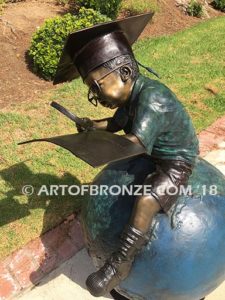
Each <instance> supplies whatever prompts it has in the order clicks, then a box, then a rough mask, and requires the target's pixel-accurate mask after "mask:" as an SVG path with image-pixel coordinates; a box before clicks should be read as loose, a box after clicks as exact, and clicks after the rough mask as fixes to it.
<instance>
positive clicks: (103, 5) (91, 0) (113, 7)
mask: <svg viewBox="0 0 225 300" xmlns="http://www.w3.org/2000/svg"><path fill="white" fill-rule="evenodd" d="M121 2H122V0H111V1H102V0H76V3H77V4H78V5H79V6H84V7H86V8H92V9H94V10H97V11H99V12H100V13H102V14H104V15H106V16H108V17H109V18H111V19H115V18H116V17H117V15H118V12H119V9H120V6H121Z"/></svg>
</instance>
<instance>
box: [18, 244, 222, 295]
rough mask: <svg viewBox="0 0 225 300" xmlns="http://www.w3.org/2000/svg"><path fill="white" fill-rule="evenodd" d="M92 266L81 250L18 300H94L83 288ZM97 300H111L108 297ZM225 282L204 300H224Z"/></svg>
mask: <svg viewBox="0 0 225 300" xmlns="http://www.w3.org/2000/svg"><path fill="white" fill-rule="evenodd" d="M94 270H95V269H94V266H93V265H92V261H91V259H90V257H89V256H88V255H87V251H86V250H85V249H83V250H82V251H80V252H79V253H78V254H76V255H75V256H74V257H72V258H71V259H70V260H68V261H66V262H65V263H64V264H62V265H61V266H60V267H59V268H58V269H56V270H55V271H53V272H52V273H51V274H49V275H48V276H47V277H46V278H45V279H44V280H43V281H42V282H41V283H40V285H39V286H37V287H35V288H34V289H33V290H31V291H27V292H26V293H25V294H23V295H22V296H20V297H17V298H16V299H18V300H31V299H32V300H65V299H66V300H76V299H82V300H94V299H96V298H95V297H92V296H91V295H90V294H89V292H88V291H87V290H86V288H85V280H86V278H87V276H88V275H89V274H90V273H91V272H93V271H94ZM98 299H99V300H109V299H113V298H112V297H111V296H110V295H106V296H105V297H100V298H98ZM224 299H225V282H224V284H222V285H221V286H220V287H219V288H218V289H217V290H215V291H214V292H213V293H212V294H211V295H209V296H208V297H207V298H206V299H205V300H224Z"/></svg>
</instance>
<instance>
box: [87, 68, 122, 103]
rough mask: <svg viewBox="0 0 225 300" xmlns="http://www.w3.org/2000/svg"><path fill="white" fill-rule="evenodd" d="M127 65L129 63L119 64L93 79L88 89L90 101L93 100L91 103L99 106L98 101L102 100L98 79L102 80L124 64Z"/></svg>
mask: <svg viewBox="0 0 225 300" xmlns="http://www.w3.org/2000/svg"><path fill="white" fill-rule="evenodd" d="M125 65H127V63H126V64H122V65H119V66H117V67H116V68H114V69H112V70H110V71H109V72H107V73H106V74H105V75H104V76H102V77H100V78H98V79H95V80H94V81H93V83H92V85H91V86H90V87H89V90H88V101H89V102H91V104H93V105H94V106H98V102H100V101H101V87H100V85H99V83H98V81H99V80H102V79H103V78H105V77H106V76H108V75H109V74H111V73H112V72H114V71H115V70H118V69H119V68H121V67H122V66H125Z"/></svg>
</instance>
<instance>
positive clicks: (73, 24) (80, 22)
mask: <svg viewBox="0 0 225 300" xmlns="http://www.w3.org/2000/svg"><path fill="white" fill-rule="evenodd" d="M109 20H110V19H109V18H108V17H106V16H104V15H102V14H100V13H99V12H96V11H94V10H93V9H86V8H81V9H80V10H79V14H78V15H72V14H66V15H64V16H63V17H56V18H52V19H48V20H47V21H46V22H45V23H44V24H43V26H42V27H41V28H40V29H38V31H37V32H36V33H35V34H34V35H33V38H32V42H31V47H30V49H29V55H30V57H31V58H32V61H33V68H34V71H35V72H36V73H38V74H39V75H41V76H42V77H43V78H45V79H47V80H52V79H53V78H54V76H55V73H56V68H57V65H58V63H59V59H60V56H61V54H62V49H63V46H64V43H65V40H66V38H67V36H68V35H69V34H70V33H71V32H74V31H76V30H80V29H83V28H86V27H90V26H93V25H95V24H98V23H102V22H106V21H109Z"/></svg>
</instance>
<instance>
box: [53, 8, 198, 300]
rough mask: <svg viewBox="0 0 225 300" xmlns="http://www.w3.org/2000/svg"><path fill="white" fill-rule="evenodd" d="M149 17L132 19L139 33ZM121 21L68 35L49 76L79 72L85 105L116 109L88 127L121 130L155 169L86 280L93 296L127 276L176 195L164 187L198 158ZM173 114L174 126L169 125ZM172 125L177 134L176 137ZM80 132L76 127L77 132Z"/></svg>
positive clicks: (182, 177) (179, 115) (187, 127)
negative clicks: (116, 240) (111, 247)
mask: <svg viewBox="0 0 225 300" xmlns="http://www.w3.org/2000/svg"><path fill="white" fill-rule="evenodd" d="M151 17H152V15H151V14H146V15H142V16H139V17H135V19H136V22H138V23H139V24H143V25H142V29H143V28H144V27H145V25H147V22H148V21H149V19H150V18H151ZM122 23H123V24H124V27H123V31H122V30H121V29H122V28H121V27H120V29H118V28H115V27H116V26H115V27H114V26H110V27H111V28H110V27H109V28H107V29H106V27H107V25H106V24H105V25H104V24H103V25H98V26H96V28H95V30H94V31H93V28H91V29H86V30H83V32H81V33H80V38H81V42H80V43H81V46H80V47H78V45H77V44H78V43H79V40H78V38H77V40H76V35H77V34H76V33H74V41H75V40H76V41H77V44H76V43H74V41H72V37H70V38H69V40H68V41H67V43H66V46H65V50H64V54H63V56H62V58H61V62H60V64H59V68H58V72H57V74H56V78H55V83H58V82H60V81H65V80H67V78H68V76H69V78H68V79H71V78H74V77H75V76H77V73H79V75H80V76H81V77H82V79H83V81H84V83H85V84H87V85H88V87H89V93H88V100H89V101H90V102H93V101H94V104H95V105H97V103H98V102H99V103H100V104H101V105H103V106H105V107H108V108H110V109H115V108H118V110H117V111H116V113H115V114H114V116H113V117H112V118H108V119H104V120H99V121H92V129H97V130H106V131H110V132H117V131H119V130H121V129H123V130H124V131H125V132H126V135H125V136H124V137H125V138H127V139H129V140H131V141H132V142H134V143H136V144H137V145H140V146H144V147H145V149H146V150H147V153H148V154H149V155H151V156H152V157H153V158H154V161H155V163H156V165H157V170H156V172H155V174H154V175H153V176H151V177H150V178H146V179H145V181H144V185H145V184H148V185H152V189H151V192H150V194H148V195H143V196H139V197H138V198H137V200H136V203H135V206H134V208H133V212H132V216H131V218H130V221H129V224H128V226H127V228H125V229H124V232H123V234H122V237H121V244H120V247H119V249H118V250H117V251H116V252H115V253H113V254H112V255H111V257H110V258H109V259H108V260H107V262H106V263H105V265H104V266H103V267H102V268H100V270H98V271H97V272H95V273H93V274H91V275H90V276H89V277H88V279H87V281H86V284H87V287H88V289H89V291H90V292H91V294H93V295H94V296H102V295H104V294H105V293H107V292H109V291H111V290H112V289H113V288H114V287H115V286H117V285H118V284H119V282H120V281H121V280H123V279H124V278H126V277H127V276H128V274H129V271H130V268H131V266H132V262H133V260H134V257H135V255H136V253H137V252H138V251H139V249H141V247H142V246H143V245H144V244H146V242H147V240H148V238H147V232H148V230H149V228H150V226H151V222H152V219H153V218H154V216H155V214H156V213H158V212H159V211H160V210H163V211H165V212H167V211H168V210H169V209H170V208H171V206H172V205H173V204H174V202H175V201H176V198H177V195H173V196H169V195H168V194H167V191H166V189H167V190H168V187H169V189H170V190H171V191H173V190H174V189H176V188H179V187H180V186H181V185H185V184H186V183H187V180H188V178H189V176H190V174H191V172H192V168H193V166H194V163H195V158H196V156H197V154H198V140H197V137H196V135H195V131H194V128H193V125H192V123H191V120H190V118H189V116H188V114H187V112H186V111H185V109H184V108H183V107H182V105H181V103H180V102H179V101H178V100H177V98H176V97H175V95H174V94H173V93H172V92H171V91H170V90H169V89H168V88H167V87H165V86H164V85H163V84H161V83H159V82H156V81H153V80H150V79H148V78H146V77H144V76H142V75H140V74H139V71H138V65H137V62H136V60H135V58H134V55H133V52H132V49H131V47H130V42H129V40H128V39H127V37H126V34H127V35H128V34H129V33H130V31H131V32H132V34H131V35H132V36H133V35H136V37H135V39H136V38H137V37H138V35H139V34H140V33H141V31H140V29H139V28H138V29H139V30H137V29H136V28H135V27H134V26H133V27H132V29H131V28H128V27H127V26H128V24H126V21H123V22H122ZM111 25H112V23H111ZM114 25H118V22H114ZM129 25H130V23H129ZM96 31H97V33H96ZM87 37H88V38H87ZM76 47H77V48H78V49H75V48H76ZM68 49H69V51H68ZM68 55H70V58H71V60H73V68H74V69H75V68H76V70H74V71H71V67H70V68H68V65H69V64H68ZM74 66H75V67H74ZM66 71H67V75H65V74H66ZM68 74H69V75H68ZM174 114H176V124H175V122H172V121H173V120H174ZM129 123H130V124H129ZM128 126H129V128H128ZM177 126H179V127H181V130H182V131H183V133H181V134H180V135H176V132H177ZM82 129H83V128H82V126H79V125H78V130H79V131H82ZM175 135H176V137H174V136H175ZM159 188H161V194H160V193H159V192H158V190H159Z"/></svg>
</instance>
